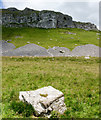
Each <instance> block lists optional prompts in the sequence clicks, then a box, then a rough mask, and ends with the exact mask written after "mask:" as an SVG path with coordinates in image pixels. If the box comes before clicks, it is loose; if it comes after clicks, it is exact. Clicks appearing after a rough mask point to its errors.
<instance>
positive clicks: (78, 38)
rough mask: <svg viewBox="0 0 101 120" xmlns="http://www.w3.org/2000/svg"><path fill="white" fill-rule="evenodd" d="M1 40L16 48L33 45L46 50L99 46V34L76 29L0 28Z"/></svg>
mask: <svg viewBox="0 0 101 120" xmlns="http://www.w3.org/2000/svg"><path fill="white" fill-rule="evenodd" d="M2 40H7V41H8V42H9V43H13V44H14V45H15V46H16V48H18V47H21V46H24V45H26V44H28V43H34V44H37V45H39V46H42V47H45V48H46V49H48V48H50V47H54V46H59V47H66V48H69V49H70V50H72V49H74V48H75V47H76V46H80V45H85V44H94V45H97V46H99V33H98V32H97V31H86V30H82V29H76V28H65V29H60V28H57V29H40V28H5V27H3V28H2Z"/></svg>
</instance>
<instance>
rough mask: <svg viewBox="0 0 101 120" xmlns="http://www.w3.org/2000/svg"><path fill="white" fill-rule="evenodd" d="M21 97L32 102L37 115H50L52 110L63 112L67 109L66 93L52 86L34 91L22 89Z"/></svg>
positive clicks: (22, 99) (24, 100)
mask: <svg viewBox="0 0 101 120" xmlns="http://www.w3.org/2000/svg"><path fill="white" fill-rule="evenodd" d="M19 99H20V100H21V101H23V102H27V103H29V104H31V105H32V106H33V108H34V110H35V115H36V116H50V115H51V111H57V112H59V113H60V114H63V113H64V112H65V110H66V105H65V103H64V94H63V93H62V92H60V91H59V90H57V89H55V88H53V87H51V86H48V87H43V88H41V89H37V90H34V91H21V92H20V93H19Z"/></svg>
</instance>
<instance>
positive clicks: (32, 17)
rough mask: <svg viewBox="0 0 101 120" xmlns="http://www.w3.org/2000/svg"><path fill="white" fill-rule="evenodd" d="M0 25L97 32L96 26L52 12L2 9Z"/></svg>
mask: <svg viewBox="0 0 101 120" xmlns="http://www.w3.org/2000/svg"><path fill="white" fill-rule="evenodd" d="M1 11H2V17H0V23H2V25H3V26H6V27H38V28H80V29H85V30H98V29H97V27H96V25H94V24H91V23H82V22H76V21H73V19H72V17H71V16H68V15H64V14H62V13H60V12H54V11H48V10H43V11H36V10H33V9H29V8H25V9H24V10H18V9H16V8H8V9H2V10H1Z"/></svg>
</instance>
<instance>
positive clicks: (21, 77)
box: [2, 57, 100, 118]
mask: <svg viewBox="0 0 101 120" xmlns="http://www.w3.org/2000/svg"><path fill="white" fill-rule="evenodd" d="M2 61H3V68H2V74H3V75H2V90H3V93H2V100H3V117H4V118H17V117H19V118H22V117H23V115H22V114H18V113H17V114H16V111H14V110H15V108H13V109H12V108H11V105H12V102H13V101H15V102H17V103H19V91H30V90H36V89H38V88H41V87H45V86H53V87H54V88H56V89H58V90H60V91H62V92H63V93H64V97H65V104H66V107H67V111H66V112H65V113H64V115H62V116H60V117H62V118H99V62H100V61H99V59H98V58H91V59H84V58H83V57H80V58H76V57H71V58H67V57H57V58H52V57H46V58H44V57H41V58H37V57H23V58H21V57H3V58H2ZM13 105H15V104H14V103H13ZM16 105H17V104H16ZM29 117H32V116H29ZM53 117H54V116H53Z"/></svg>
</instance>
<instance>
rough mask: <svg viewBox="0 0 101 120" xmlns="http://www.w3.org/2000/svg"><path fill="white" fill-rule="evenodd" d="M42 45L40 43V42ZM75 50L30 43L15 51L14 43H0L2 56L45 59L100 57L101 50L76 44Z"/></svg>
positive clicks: (87, 45)
mask: <svg viewBox="0 0 101 120" xmlns="http://www.w3.org/2000/svg"><path fill="white" fill-rule="evenodd" d="M38 43H40V42H38ZM75 46H76V47H75V48H74V49H73V50H72V51H70V50H69V49H68V48H65V47H56V46H55V47H53V48H51V47H49V49H45V48H44V47H41V46H39V45H36V44H31V43H30V42H28V43H27V44H26V45H25V46H22V47H19V48H16V49H15V46H14V45H13V44H12V43H8V42H7V41H5V40H2V41H0V56H34V57H35V56H37V57H40V56H44V57H59V56H65V57H72V56H74V57H75V56H78V57H80V56H90V57H100V56H101V55H100V51H101V48H100V47H98V46H96V45H93V44H86V45H81V46H77V44H75Z"/></svg>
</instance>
